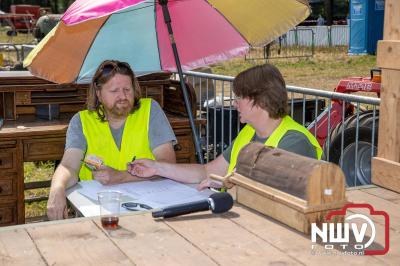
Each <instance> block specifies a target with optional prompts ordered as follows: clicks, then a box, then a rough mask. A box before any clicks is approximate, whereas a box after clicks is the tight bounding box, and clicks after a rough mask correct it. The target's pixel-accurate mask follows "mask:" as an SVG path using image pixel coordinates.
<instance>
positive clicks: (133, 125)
mask: <svg viewBox="0 0 400 266" xmlns="http://www.w3.org/2000/svg"><path fill="white" fill-rule="evenodd" d="M150 111H151V99H146V98H145V99H141V100H140V108H139V109H138V110H136V111H135V112H134V113H133V114H130V115H128V117H127V118H126V121H125V127H124V132H123V133H122V141H121V149H118V147H117V144H116V143H115V141H114V138H113V136H112V133H111V129H110V126H109V124H108V122H101V121H100V119H99V118H98V115H97V113H96V112H93V111H89V110H85V111H81V112H79V115H80V118H81V122H82V130H83V135H84V136H85V138H86V142H87V151H86V155H95V156H97V157H100V158H101V159H102V160H103V162H104V164H105V165H107V166H109V167H112V168H114V169H116V170H122V171H123V170H126V169H127V163H128V162H130V161H132V158H133V157H134V156H136V158H137V159H139V158H147V159H154V158H155V157H154V155H153V153H152V151H151V149H150V144H149V137H148V135H149V134H148V132H149V121H150ZM79 178H80V180H92V179H93V177H92V172H91V170H90V169H89V168H88V167H87V166H85V164H82V166H81V169H80V171H79Z"/></svg>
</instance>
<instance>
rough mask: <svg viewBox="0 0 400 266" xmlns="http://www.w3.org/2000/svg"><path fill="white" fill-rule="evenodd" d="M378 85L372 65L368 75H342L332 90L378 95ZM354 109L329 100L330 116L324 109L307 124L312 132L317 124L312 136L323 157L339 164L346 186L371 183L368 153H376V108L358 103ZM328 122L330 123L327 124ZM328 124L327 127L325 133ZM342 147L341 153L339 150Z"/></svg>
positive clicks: (377, 71) (379, 74) (377, 73)
mask: <svg viewBox="0 0 400 266" xmlns="http://www.w3.org/2000/svg"><path fill="white" fill-rule="evenodd" d="M380 89H381V71H380V69H372V70H371V76H370V77H367V78H362V77H351V78H346V79H342V80H341V81H340V82H339V84H338V86H337V87H336V88H335V92H341V93H353V92H374V93H377V95H378V97H379V94H380ZM343 104H345V105H344V106H343ZM356 109H357V108H356V106H354V104H352V103H348V102H346V103H344V102H343V101H342V100H333V101H332V105H331V115H330V117H329V116H328V109H326V110H325V111H323V112H322V113H321V114H320V115H319V116H318V117H317V119H316V121H317V123H315V121H314V122H313V123H311V124H310V126H309V127H308V129H309V130H310V131H311V132H312V133H313V134H314V132H315V125H316V124H317V134H316V136H317V140H318V142H319V143H320V145H321V146H323V147H324V158H325V159H326V160H327V161H330V162H333V163H336V164H338V165H339V166H340V167H341V168H342V170H343V172H344V174H345V176H346V183H347V186H359V185H366V184H370V183H371V157H372V156H375V155H376V151H377V144H378V126H379V110H375V112H374V111H373V110H369V111H368V110H365V108H362V107H360V108H358V110H359V112H357V110H356ZM343 117H344V121H343V122H342V119H343ZM357 121H358V130H357ZM329 123H330V127H328V124H329ZM328 128H329V129H330V133H329V136H328ZM328 139H329V143H330V144H329V145H328V141H327V140H328ZM356 139H358V141H356ZM342 149H343V153H341V150H342Z"/></svg>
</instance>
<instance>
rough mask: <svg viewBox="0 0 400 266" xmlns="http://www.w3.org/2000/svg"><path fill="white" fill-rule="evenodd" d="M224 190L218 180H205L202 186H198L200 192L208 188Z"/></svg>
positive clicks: (201, 183)
mask: <svg viewBox="0 0 400 266" xmlns="http://www.w3.org/2000/svg"><path fill="white" fill-rule="evenodd" d="M209 187H212V188H222V183H221V182H219V181H216V180H213V179H211V178H207V179H204V180H203V181H201V182H200V184H198V185H197V189H198V190H203V189H206V188H209Z"/></svg>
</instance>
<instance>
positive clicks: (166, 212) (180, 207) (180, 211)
mask: <svg viewBox="0 0 400 266" xmlns="http://www.w3.org/2000/svg"><path fill="white" fill-rule="evenodd" d="M232 206H233V199H232V196H231V195H230V194H229V193H226V192H221V193H214V194H211V195H210V197H209V198H208V199H204V200H199V201H194V202H189V203H183V204H177V205H172V206H169V207H166V208H164V209H161V210H159V211H154V212H152V215H153V218H161V217H162V218H170V217H175V216H179V215H184V214H189V213H193V212H201V211H208V210H211V211H212V212H213V213H223V212H227V211H229V210H230V209H231V208H232Z"/></svg>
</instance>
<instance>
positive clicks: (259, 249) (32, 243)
mask: <svg viewBox="0 0 400 266" xmlns="http://www.w3.org/2000/svg"><path fill="white" fill-rule="evenodd" d="M347 197H348V200H349V201H352V202H355V203H370V204H372V205H373V207H374V208H375V209H376V210H383V211H386V212H387V213H388V214H389V216H390V250H389V252H388V253H387V254H386V255H382V256H352V255H321V254H312V252H311V244H312V243H311V240H310V237H309V236H306V235H304V234H301V233H298V232H296V231H294V230H292V229H290V228H288V227H286V226H284V225H282V224H281V223H279V222H277V221H274V220H272V219H269V218H267V217H265V216H263V215H260V214H258V213H256V212H254V211H252V210H249V209H248V208H245V207H242V206H235V207H234V208H233V209H232V210H231V211H230V212H228V213H226V214H224V215H211V214H204V213H199V214H194V215H189V216H181V217H178V218H174V219H169V220H167V221H165V220H164V221H154V220H153V218H152V217H151V215H150V214H148V213H147V214H138V215H127V216H123V217H121V218H120V226H121V227H120V229H118V230H116V231H111V232H107V231H105V230H103V229H102V227H101V224H100V221H99V219H98V218H94V219H88V218H79V219H70V220H64V221H57V222H47V223H38V224H29V225H21V226H12V227H7V228H1V229H0V246H1V248H0V265H55V264H56V265H163V266H164V265H363V266H364V265H367V264H368V265H399V263H400V194H397V193H394V192H391V191H388V190H385V189H382V188H368V189H360V190H349V191H347ZM357 213H359V211H357ZM373 221H374V222H375V226H376V230H377V236H376V240H375V243H374V244H375V245H376V246H377V247H379V246H380V247H382V246H383V245H384V237H383V235H382V234H380V232H382V230H383V227H384V224H383V219H379V217H378V218H373Z"/></svg>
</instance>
